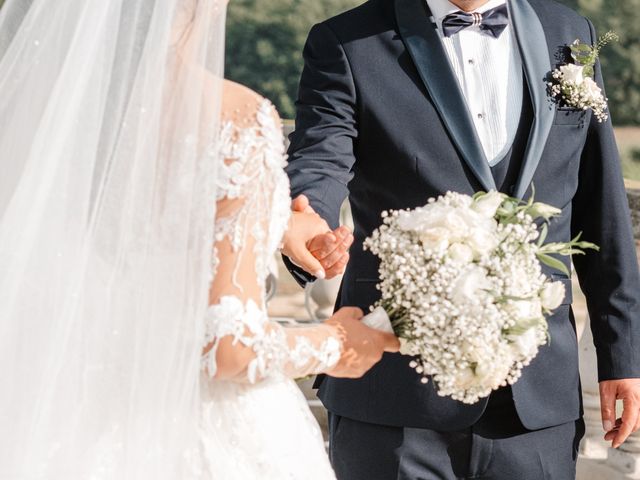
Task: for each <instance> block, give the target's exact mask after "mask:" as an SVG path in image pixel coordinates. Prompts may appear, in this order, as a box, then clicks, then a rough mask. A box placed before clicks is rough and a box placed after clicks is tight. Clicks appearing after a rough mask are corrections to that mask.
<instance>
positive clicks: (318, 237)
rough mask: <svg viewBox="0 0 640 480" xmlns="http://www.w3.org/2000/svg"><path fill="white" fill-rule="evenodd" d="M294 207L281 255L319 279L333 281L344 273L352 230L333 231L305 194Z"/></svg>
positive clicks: (339, 229) (295, 202)
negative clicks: (312, 206)
mask: <svg viewBox="0 0 640 480" xmlns="http://www.w3.org/2000/svg"><path fill="white" fill-rule="evenodd" d="M291 208H292V213H291V219H290V221H289V227H288V228H287V231H286V233H285V235H284V238H283V243H282V253H283V254H284V255H286V256H287V257H289V259H290V260H291V261H293V263H295V264H296V265H298V266H299V267H301V268H302V269H304V270H305V271H307V272H309V273H310V274H312V275H314V276H315V277H316V278H320V279H323V278H327V279H330V278H333V277H335V276H336V275H339V274H342V273H344V269H345V267H346V265H347V262H348V261H349V247H351V244H352V243H353V235H352V234H351V231H350V230H349V229H348V228H346V227H340V228H338V229H336V230H334V231H333V232H332V231H331V229H330V228H329V225H328V224H327V222H326V221H324V220H323V219H322V218H321V217H320V216H319V215H318V214H317V213H315V211H314V210H313V208H311V205H310V204H309V200H308V199H307V197H305V196H304V195H300V196H298V197H297V198H296V199H295V200H293V202H292V205H291Z"/></svg>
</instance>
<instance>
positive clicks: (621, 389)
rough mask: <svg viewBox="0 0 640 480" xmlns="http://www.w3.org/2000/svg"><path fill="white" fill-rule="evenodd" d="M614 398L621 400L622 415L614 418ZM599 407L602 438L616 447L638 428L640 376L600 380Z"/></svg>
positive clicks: (639, 420) (639, 424)
mask: <svg viewBox="0 0 640 480" xmlns="http://www.w3.org/2000/svg"><path fill="white" fill-rule="evenodd" d="M616 400H622V405H623V408H624V409H623V412H622V417H621V418H618V419H616ZM600 408H601V411H602V427H603V428H604V431H605V432H606V434H605V436H604V438H605V440H607V441H610V442H611V443H612V446H613V448H618V447H619V446H620V445H622V444H623V443H624V442H625V440H626V439H627V438H628V437H629V435H631V434H632V433H634V432H637V431H638V430H639V429H640V378H628V379H624V380H607V381H604V382H600Z"/></svg>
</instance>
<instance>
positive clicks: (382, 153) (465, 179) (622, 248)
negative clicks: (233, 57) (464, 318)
mask: <svg viewBox="0 0 640 480" xmlns="http://www.w3.org/2000/svg"><path fill="white" fill-rule="evenodd" d="M508 4H509V10H510V18H511V21H512V24H513V27H514V30H515V32H516V37H517V40H518V45H519V48H520V52H521V55H522V58H523V63H524V67H523V69H524V73H525V78H526V82H527V87H528V93H529V95H528V98H530V102H531V106H532V107H533V120H532V121H531V127H530V129H529V133H528V139H526V142H525V143H526V148H523V149H522V150H523V151H524V153H523V155H522V158H521V159H519V160H520V161H521V165H522V166H521V168H520V172H519V175H517V179H516V181H515V182H514V183H513V185H511V186H510V189H509V191H510V192H511V193H513V194H514V195H516V196H519V197H521V198H528V197H529V196H530V195H531V191H532V188H531V186H532V185H534V186H535V193H536V200H538V201H541V202H545V203H549V204H551V205H554V206H556V207H558V208H560V209H562V215H561V216H560V217H559V218H557V219H555V220H553V222H552V223H551V225H550V230H549V236H548V241H550V242H553V241H568V240H569V239H570V238H572V237H573V236H575V235H576V234H577V233H579V232H583V238H584V239H585V240H589V241H591V242H594V243H596V244H598V245H600V247H601V251H600V252H599V253H595V252H590V253H588V254H587V255H585V256H582V257H577V258H575V260H574V263H575V268H576V270H577V273H578V276H579V279H580V284H581V286H582V289H583V290H584V291H585V293H586V295H587V299H588V306H589V313H590V318H591V326H592V329H593V333H594V339H595V344H596V348H597V354H598V373H599V378H600V380H607V379H619V378H628V377H640V276H639V272H638V263H637V259H636V251H635V244H634V240H633V236H632V230H631V223H630V215H629V209H628V203H627V197H626V194H625V187H624V182H623V178H622V174H621V169H620V162H619V156H618V151H617V147H616V143H615V139H614V134H613V129H612V125H611V122H610V121H607V122H604V123H598V122H597V120H596V119H595V117H594V116H593V115H592V113H591V111H576V110H572V109H568V108H562V107H558V106H557V105H556V104H554V103H553V102H551V101H550V99H549V96H548V94H547V87H546V84H545V81H546V79H547V77H548V75H549V73H550V71H551V70H552V69H554V68H556V67H557V66H558V65H560V64H563V63H567V62H569V61H570V57H569V50H568V47H567V46H568V45H569V44H571V43H572V42H573V41H574V40H576V39H580V40H581V41H582V42H584V43H594V42H595V41H596V35H595V33H594V29H593V26H592V24H591V23H590V22H589V21H588V20H586V19H585V18H583V17H581V16H579V15H578V14H576V13H575V12H574V11H572V10H570V9H569V8H567V7H565V6H562V5H561V4H559V3H557V2H555V1H552V0H509V2H508ZM429 16H430V13H429V11H428V7H427V5H426V2H425V0H370V1H368V2H366V3H364V4H363V5H361V6H360V7H358V8H356V9H354V10H351V11H348V12H346V13H344V14H342V15H339V16H337V17H335V18H332V19H330V20H327V21H325V22H323V23H321V24H318V25H316V26H314V27H313V29H312V31H311V33H310V34H309V38H308V41H307V44H306V47H305V50H304V60H305V66H304V71H303V74H302V79H301V82H300V90H299V98H298V102H297V117H296V128H295V132H294V133H293V134H292V135H291V137H290V139H291V147H290V150H289V154H290V159H289V165H288V168H287V171H288V174H289V177H290V179H291V186H292V195H293V196H296V195H299V194H305V195H307V196H308V197H309V198H310V200H311V203H312V205H313V207H314V208H315V210H316V211H317V212H318V213H319V214H320V215H321V216H322V217H323V218H325V219H326V220H327V221H328V222H329V224H330V225H331V226H332V227H336V226H337V225H338V218H339V211H340V207H341V205H342V203H343V201H344V200H345V198H347V197H348V198H349V200H350V203H351V207H352V211H353V218H354V223H355V232H354V234H355V238H356V241H355V244H354V246H353V247H352V250H351V260H350V262H349V265H348V267H347V271H346V274H345V276H344V281H343V284H342V288H341V292H340V297H339V300H338V306H342V305H355V306H359V307H361V308H363V309H365V310H366V309H368V307H369V306H370V305H372V304H373V303H374V302H375V301H376V300H377V299H378V296H379V293H378V291H377V289H376V283H377V281H378V262H377V261H376V259H375V258H374V257H373V256H372V255H371V254H370V253H369V252H365V251H363V249H362V242H363V240H364V239H365V238H366V237H367V236H368V235H370V234H371V232H372V231H373V230H374V229H375V228H377V227H378V226H379V225H380V223H381V217H380V214H381V212H382V211H383V210H388V209H403V208H412V207H416V206H419V205H423V204H425V203H426V201H427V199H428V198H430V197H435V196H438V195H441V194H443V193H444V192H446V191H448V190H453V191H457V192H462V193H467V194H473V193H474V192H476V191H479V190H489V189H495V188H496V186H495V184H494V179H493V176H492V172H491V170H490V168H489V166H488V164H487V161H486V159H485V158H484V153H483V151H482V147H481V145H480V142H479V139H478V137H477V134H476V132H475V129H474V126H473V122H472V120H471V118H470V114H469V111H468V109H467V107H466V103H465V101H464V97H463V95H462V93H461V91H460V88H459V87H458V83H457V81H456V78H455V76H454V73H453V71H452V69H451V67H450V65H449V62H448V59H447V57H446V53H445V51H444V49H443V47H442V45H441V41H440V39H439V38H438V35H437V32H436V30H435V26H434V24H433V23H432V22H431V21H430V19H429ZM596 80H597V82H598V83H599V84H600V85H601V86H602V75H601V71H600V67H599V65H598V66H597V68H596ZM525 138H526V137H525ZM291 270H292V273H293V274H294V275H295V276H296V277H297V278H298V279H299V280H300V281H302V282H304V281H307V280H309V278H308V277H306V276H305V275H304V274H303V273H302V272H300V271H299V270H297V269H295V268H294V267H293V266H292V268H291ZM547 273H548V274H549V275H553V276H554V277H555V278H562V275H559V274H558V272H551V271H548V272H547ZM562 280H563V281H564V282H565V284H566V287H567V291H568V295H567V298H566V300H565V302H564V304H563V305H562V306H561V307H560V308H559V309H558V310H557V312H556V313H555V314H554V315H553V316H551V317H550V318H549V319H548V320H549V324H550V334H551V343H550V344H549V345H548V346H545V347H543V348H542V349H541V351H540V354H539V355H538V357H537V358H536V359H535V360H534V362H533V363H532V364H531V365H530V366H528V367H527V368H526V369H525V370H524V374H523V376H522V378H521V379H520V380H519V381H518V382H517V383H516V384H515V385H514V386H513V396H514V401H515V404H516V408H517V411H518V414H519V416H520V418H521V420H522V422H523V424H524V425H525V426H526V427H527V428H530V429H540V428H544V427H548V426H553V425H559V424H562V423H565V422H569V421H572V420H575V419H577V418H578V417H579V416H580V415H581V397H580V380H579V375H578V347H577V341H576V332H575V322H574V318H573V314H572V311H571V306H570V304H571V282H570V279H569V278H566V277H564V278H562ZM407 364H408V360H407V357H403V356H400V355H398V354H395V355H385V357H384V359H383V360H382V361H381V362H380V363H379V364H378V365H377V366H376V367H374V368H373V369H372V370H371V371H370V372H369V373H368V374H367V375H365V376H364V377H363V378H362V379H358V380H345V379H335V378H330V377H325V378H324V379H323V381H322V382H321V385H320V391H319V395H320V398H321V399H322V400H323V402H324V403H325V405H326V406H327V408H328V409H329V410H331V411H333V412H334V413H337V414H339V415H341V416H346V417H349V418H353V419H355V420H360V421H364V422H370V423H376V424H382V425H393V426H409V427H418V428H430V429H436V430H458V429H461V428H465V427H468V426H470V425H472V424H473V423H475V422H476V421H477V419H478V418H479V417H480V416H481V415H482V412H483V410H484V408H485V406H486V401H481V402H479V403H478V404H476V405H472V406H468V405H463V404H461V403H458V402H456V401H453V400H451V399H447V398H442V397H439V396H438V395H437V394H436V392H435V389H434V386H433V384H432V383H430V384H429V385H427V386H425V385H422V384H421V383H420V379H419V378H418V376H417V375H416V374H415V372H413V371H412V370H411V369H410V368H409V367H408V366H407Z"/></svg>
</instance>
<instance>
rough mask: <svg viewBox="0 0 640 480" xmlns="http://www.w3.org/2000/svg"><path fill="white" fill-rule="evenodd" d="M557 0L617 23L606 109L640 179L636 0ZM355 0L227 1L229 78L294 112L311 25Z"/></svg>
mask: <svg viewBox="0 0 640 480" xmlns="http://www.w3.org/2000/svg"><path fill="white" fill-rule="evenodd" d="M388 1H392V0H388ZM560 1H561V3H564V4H566V5H568V6H570V7H572V8H574V9H576V10H578V11H579V12H580V13H581V14H582V15H585V16H587V17H589V18H590V19H591V20H592V21H593V23H594V24H595V26H596V29H597V31H598V32H599V34H603V33H605V32H606V31H608V30H615V31H616V32H617V33H618V34H619V35H620V42H619V43H615V44H612V45H609V46H608V47H607V48H606V49H605V50H604V51H603V52H602V64H603V69H604V74H605V80H606V85H607V95H608V96H609V100H610V109H611V116H612V118H613V121H614V123H615V124H616V126H618V127H626V128H620V129H618V140H619V142H620V149H621V153H622V155H623V158H624V171H625V175H626V176H627V177H629V178H635V179H638V180H640V128H637V127H640V0H560ZM361 3H363V0H231V2H230V4H229V16H228V24H227V66H226V70H227V77H228V78H229V79H231V80H235V81H237V82H240V83H243V84H245V85H247V86H249V87H251V88H253V89H255V90H256V91H258V92H260V93H261V94H262V95H264V96H266V97H268V98H269V99H271V101H273V102H274V103H275V104H276V106H277V107H278V109H279V110H280V113H281V115H282V116H283V117H284V118H293V117H294V115H295V98H296V94H297V89H298V80H299V78H300V72H301V70H302V65H303V64H302V48H303V46H304V42H305V40H306V37H307V34H308V32H309V30H310V28H311V27H312V26H313V25H314V24H315V23H317V22H320V21H322V20H324V19H326V18H329V17H331V16H333V15H336V14H338V13H340V12H343V11H345V10H348V9H350V8H353V7H355V6H357V5H359V4H361ZM584 40H587V39H584ZM634 126H635V127H636V128H633V127H634Z"/></svg>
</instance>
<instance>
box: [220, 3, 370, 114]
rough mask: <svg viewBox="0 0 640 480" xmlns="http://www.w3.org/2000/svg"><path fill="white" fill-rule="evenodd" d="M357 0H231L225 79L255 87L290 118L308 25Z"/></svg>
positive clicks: (310, 25) (293, 110)
mask: <svg viewBox="0 0 640 480" xmlns="http://www.w3.org/2000/svg"><path fill="white" fill-rule="evenodd" d="M360 3H362V0H321V1H319V0H232V1H231V2H230V4H229V15H228V22H227V58H226V72H227V73H226V75H227V78H229V79H231V80H234V81H236V82H239V83H242V84H244V85H247V86H248V87H251V88H253V89H254V90H256V91H258V92H259V93H261V94H262V95H264V96H265V97H267V98H269V99H270V100H271V101H272V102H273V103H274V104H275V105H276V106H277V107H278V109H279V110H280V114H281V115H282V116H283V117H284V118H293V116H294V114H295V107H294V102H295V99H296V96H297V91H298V81H299V79H300V72H301V70H302V49H303V47H304V42H305V40H306V39H307V34H308V33H309V30H310V29H311V27H312V26H313V25H314V24H315V23H318V22H321V21H322V20H325V19H327V18H329V17H331V16H333V15H336V14H338V13H340V12H342V11H345V10H348V9H349V8H352V7H354V6H356V5H359V4H360Z"/></svg>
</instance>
